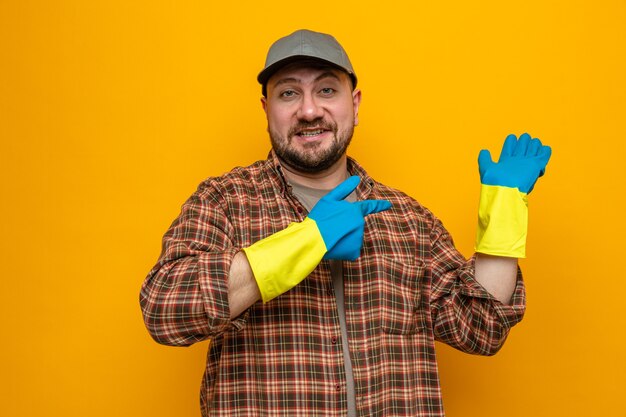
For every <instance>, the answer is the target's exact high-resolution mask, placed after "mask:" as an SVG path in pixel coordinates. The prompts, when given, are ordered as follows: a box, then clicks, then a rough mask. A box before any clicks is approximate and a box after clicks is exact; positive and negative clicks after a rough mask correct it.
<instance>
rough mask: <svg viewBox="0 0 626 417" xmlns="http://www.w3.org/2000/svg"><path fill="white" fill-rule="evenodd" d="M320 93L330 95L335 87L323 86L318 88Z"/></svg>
mask: <svg viewBox="0 0 626 417" xmlns="http://www.w3.org/2000/svg"><path fill="white" fill-rule="evenodd" d="M320 93H321V94H322V95H323V96H331V95H333V94H334V93H335V89H334V88H330V87H324V88H322V89H321V90H320Z"/></svg>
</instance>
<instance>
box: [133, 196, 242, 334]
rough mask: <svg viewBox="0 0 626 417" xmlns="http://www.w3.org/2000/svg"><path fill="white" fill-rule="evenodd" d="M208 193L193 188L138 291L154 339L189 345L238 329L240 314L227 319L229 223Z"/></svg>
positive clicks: (232, 251)
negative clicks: (232, 318) (139, 291)
mask: <svg viewBox="0 0 626 417" xmlns="http://www.w3.org/2000/svg"><path fill="white" fill-rule="evenodd" d="M208 195H211V193H207V192H206V190H204V192H200V190H199V191H198V192H196V193H195V194H194V195H193V196H192V197H191V198H190V199H189V200H187V202H186V203H185V204H184V205H183V207H182V210H181V213H180V215H179V217H178V218H177V219H176V220H175V221H174V222H173V223H172V225H171V226H170V228H169V230H168V231H167V232H166V234H165V235H164V237H163V248H162V252H161V256H160V258H159V260H158V262H157V264H156V265H155V266H154V267H153V268H152V270H151V271H150V272H149V274H148V276H147V277H146V279H145V281H144V283H143V286H142V288H141V293H140V297H139V299H140V304H141V308H142V312H143V317H144V322H145V325H146V327H147V329H148V331H149V332H150V335H151V336H152V337H153V338H154V339H155V340H156V341H157V342H159V343H162V344H166V345H173V346H188V345H191V344H193V343H195V342H198V341H201V340H205V339H208V338H211V337H213V336H215V335H218V334H220V333H223V332H224V331H226V330H227V329H231V328H233V327H234V328H241V327H242V326H243V325H244V323H245V316H246V315H245V314H244V315H242V316H240V317H239V318H238V319H236V320H234V321H232V320H231V319H230V308H229V304H228V277H229V271H230V265H231V262H232V259H233V257H234V256H235V254H236V253H237V252H238V251H239V249H240V248H237V247H235V246H233V243H232V240H233V239H232V238H231V237H232V236H233V227H232V225H231V223H230V221H229V220H228V218H227V216H226V215H225V214H224V211H223V209H222V208H221V207H220V205H219V204H217V202H215V201H213V199H211V198H207V196H208Z"/></svg>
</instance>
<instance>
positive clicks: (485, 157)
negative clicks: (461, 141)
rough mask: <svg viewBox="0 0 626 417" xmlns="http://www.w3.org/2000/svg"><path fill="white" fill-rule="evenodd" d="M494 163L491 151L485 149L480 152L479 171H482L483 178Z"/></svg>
mask: <svg viewBox="0 0 626 417" xmlns="http://www.w3.org/2000/svg"><path fill="white" fill-rule="evenodd" d="M491 165H493V160H492V159H491V152H489V150H487V149H483V150H482V151H480V153H479V154H478V172H480V178H481V179H482V177H483V174H484V173H485V171H486V170H487V169H488V168H489V167H490V166H491Z"/></svg>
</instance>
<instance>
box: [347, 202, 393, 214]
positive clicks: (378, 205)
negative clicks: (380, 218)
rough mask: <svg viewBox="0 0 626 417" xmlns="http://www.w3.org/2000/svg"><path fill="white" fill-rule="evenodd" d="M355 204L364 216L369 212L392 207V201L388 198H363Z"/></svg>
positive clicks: (372, 212)
mask: <svg viewBox="0 0 626 417" xmlns="http://www.w3.org/2000/svg"><path fill="white" fill-rule="evenodd" d="M352 204H354V205H355V206H356V207H357V208H359V210H361V214H362V215H363V216H367V215H368V214H374V213H380V212H381V211H385V210H388V209H390V208H391V202H389V201H387V200H363V201H357V202H356V203H352Z"/></svg>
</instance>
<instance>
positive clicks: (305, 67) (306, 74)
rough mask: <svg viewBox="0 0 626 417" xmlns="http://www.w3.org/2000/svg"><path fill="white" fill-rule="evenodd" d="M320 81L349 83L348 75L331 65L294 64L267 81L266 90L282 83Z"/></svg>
mask: <svg viewBox="0 0 626 417" xmlns="http://www.w3.org/2000/svg"><path fill="white" fill-rule="evenodd" d="M320 79H335V80H337V81H339V82H347V83H350V78H349V76H348V74H347V73H346V72H345V71H343V70H341V69H339V68H337V67H334V66H332V65H327V64H324V63H319V62H295V63H292V64H289V65H286V66H284V67H283V68H281V69H280V70H278V71H276V72H275V73H274V74H273V75H272V76H271V77H270V78H269V80H268V81H267V86H268V88H270V87H273V86H276V85H277V84H281V83H283V82H295V83H309V82H315V81H317V80H320Z"/></svg>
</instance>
